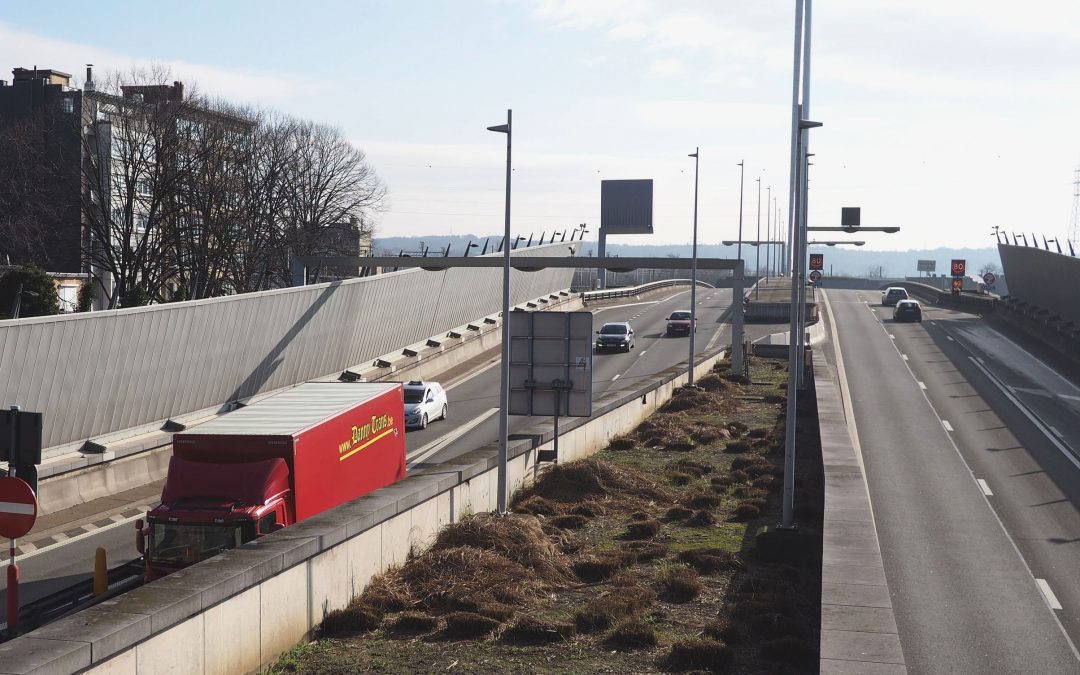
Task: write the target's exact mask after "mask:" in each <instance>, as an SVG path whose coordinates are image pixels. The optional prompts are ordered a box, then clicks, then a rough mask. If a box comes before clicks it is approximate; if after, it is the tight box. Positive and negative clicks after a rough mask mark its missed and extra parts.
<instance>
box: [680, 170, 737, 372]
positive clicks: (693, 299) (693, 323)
mask: <svg viewBox="0 0 1080 675" xmlns="http://www.w3.org/2000/svg"><path fill="white" fill-rule="evenodd" d="M700 150H701V148H694V151H693V152H692V153H690V155H689V156H690V157H693V158H694V244H693V250H692V253H691V256H692V258H691V263H690V364H689V366H687V373H686V384H687V385H690V386H693V384H694V349H695V345H694V335H695V334H696V333H697V203H698V162H699V161H700V159H699V158H698V153H699V152H700ZM740 238H741V237H740Z"/></svg>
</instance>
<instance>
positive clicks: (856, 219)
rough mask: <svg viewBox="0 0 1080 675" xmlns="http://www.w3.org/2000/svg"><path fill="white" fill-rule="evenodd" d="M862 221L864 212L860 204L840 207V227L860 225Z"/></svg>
mask: <svg viewBox="0 0 1080 675" xmlns="http://www.w3.org/2000/svg"><path fill="white" fill-rule="evenodd" d="M861 221H862V212H861V209H860V207H858V206H841V207H840V227H859V225H860V224H861Z"/></svg>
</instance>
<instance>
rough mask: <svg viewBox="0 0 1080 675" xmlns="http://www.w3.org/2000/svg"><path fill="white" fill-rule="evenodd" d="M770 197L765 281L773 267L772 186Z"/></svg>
mask: <svg viewBox="0 0 1080 675" xmlns="http://www.w3.org/2000/svg"><path fill="white" fill-rule="evenodd" d="M768 191H769V192H768V195H769V196H768V197H766V198H765V240H766V241H768V242H769V243H768V244H766V245H765V280H766V281H768V280H769V272H770V271H771V266H772V209H770V208H769V205H770V204H772V186H771V185H770V186H769V187H768Z"/></svg>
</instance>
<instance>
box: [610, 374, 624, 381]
mask: <svg viewBox="0 0 1080 675" xmlns="http://www.w3.org/2000/svg"><path fill="white" fill-rule="evenodd" d="M620 377H622V373H619V374H618V375H616V376H615V377H613V378H611V381H612V382H614V381H615V380H617V379H619V378H620Z"/></svg>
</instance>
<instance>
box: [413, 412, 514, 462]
mask: <svg viewBox="0 0 1080 675" xmlns="http://www.w3.org/2000/svg"><path fill="white" fill-rule="evenodd" d="M497 412H499V409H498V408H491V409H490V410H488V411H487V412H485V413H483V414H482V415H480V416H479V417H477V418H476V419H474V420H471V421H469V422H467V423H465V424H462V425H461V426H459V427H458V428H457V429H454V430H453V431H451V432H450V433H448V434H445V435H443V436H442V437H441V438H438V439H436V440H434V441H432V442H430V443H428V444H427V445H425V446H424V447H422V448H420V449H419V450H417V451H416V452H414V453H412V456H411V457H406V460H408V462H409V463H408V464H407V465H406V467H405V468H406V469H409V468H412V467H413V466H414V465H416V464H418V463H420V462H422V461H424V460H425V459H427V458H428V457H430V456H431V455H434V454H435V453H436V452H438V451H439V450H442V449H443V448H445V447H446V446H448V445H450V444H451V443H453V442H454V441H456V440H457V439H459V438H461V437H462V436H464V435H465V434H466V433H468V432H469V431H471V430H472V429H473V428H474V427H476V426H478V425H479V424H481V423H482V422H483V421H484V420H486V419H487V418H489V417H491V416H492V415H494V414H495V413H497Z"/></svg>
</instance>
